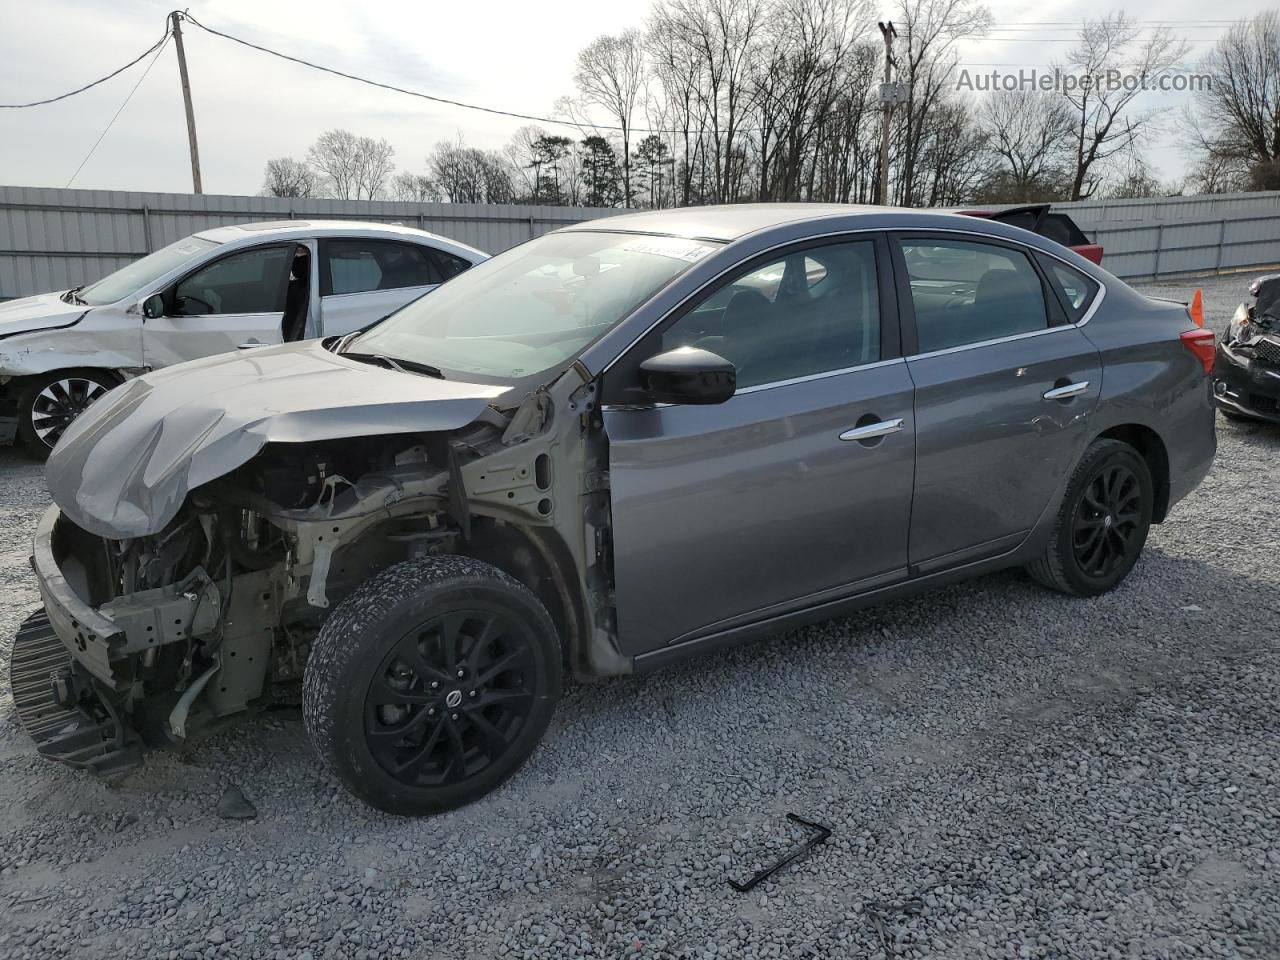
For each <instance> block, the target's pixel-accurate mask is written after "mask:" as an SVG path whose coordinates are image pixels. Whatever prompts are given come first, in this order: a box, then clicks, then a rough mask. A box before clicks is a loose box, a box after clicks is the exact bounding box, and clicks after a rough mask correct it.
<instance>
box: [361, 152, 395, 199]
mask: <svg viewBox="0 0 1280 960" xmlns="http://www.w3.org/2000/svg"><path fill="white" fill-rule="evenodd" d="M395 153H396V151H395V149H394V148H393V147H392V146H391V144H389V143H387V141H386V140H382V139H378V140H375V139H373V138H372V137H360V138H359V139H358V140H357V141H356V156H357V163H356V198H357V199H359V200H377V199H378V198H379V197H381V196H382V195H383V192H384V190H385V188H386V185H387V179H388V178H389V177H390V176H391V173H392V171H393V170H395V168H396V165H395V163H394V162H392V159H391V158H392V157H394V156H395Z"/></svg>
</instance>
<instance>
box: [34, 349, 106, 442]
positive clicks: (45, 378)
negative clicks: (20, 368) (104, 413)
mask: <svg viewBox="0 0 1280 960" xmlns="http://www.w3.org/2000/svg"><path fill="white" fill-rule="evenodd" d="M115 385H116V380H115V378H114V377H112V376H111V374H109V373H106V372H104V371H99V370H58V371H56V372H54V373H46V374H43V375H41V376H39V377H34V378H32V380H31V381H30V383H29V384H28V386H27V389H26V390H24V391H23V393H22V395H21V397H20V398H19V401H18V439H19V440H21V441H22V445H23V446H24V447H26V449H27V452H28V453H30V454H32V455H33V456H35V457H38V458H40V459H41V460H43V459H44V458H45V457H47V456H49V452H50V451H51V450H52V449H53V448H54V445H55V444H57V442H58V441H59V440H61V439H62V434H63V433H64V432H65V431H66V429H67V427H69V426H70V425H71V421H73V420H75V418H76V417H78V416H80V414H82V413H84V412H85V410H87V409H88V408H89V407H90V406H91V405H92V404H94V403H96V402H97V401H98V400H100V399H101V398H102V397H104V396H106V393H107V391H108V390H110V389H111V388H112V387H114V386H115Z"/></svg>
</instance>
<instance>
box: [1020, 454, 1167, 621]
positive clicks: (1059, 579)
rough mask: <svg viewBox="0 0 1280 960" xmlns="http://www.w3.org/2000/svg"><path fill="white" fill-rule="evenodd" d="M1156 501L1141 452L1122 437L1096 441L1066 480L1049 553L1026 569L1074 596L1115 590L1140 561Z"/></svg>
mask: <svg viewBox="0 0 1280 960" xmlns="http://www.w3.org/2000/svg"><path fill="white" fill-rule="evenodd" d="M1154 502H1155V485H1154V483H1153V482H1152V480H1151V471H1150V469H1149V468H1148V467H1147V463H1146V461H1145V460H1143V459H1142V455H1141V454H1139V453H1138V451H1137V450H1135V449H1134V448H1133V447H1131V446H1129V445H1128V444H1127V443H1122V442H1121V441H1119V440H1095V441H1094V442H1093V443H1092V444H1090V445H1089V447H1088V449H1086V450H1085V452H1084V456H1083V457H1081V458H1080V463H1079V464H1078V465H1077V466H1076V469H1075V472H1074V473H1073V474H1072V475H1071V480H1070V482H1069V483H1068V484H1067V491H1066V494H1065V495H1064V496H1063V498H1062V506H1061V507H1060V508H1059V510H1058V518H1057V521H1056V523H1055V525H1054V529H1053V535H1052V537H1051V538H1050V540H1049V545H1048V546H1047V547H1046V548H1045V552H1044V555H1043V556H1042V557H1040V558H1039V559H1038V560H1035V561H1034V562H1032V563H1031V564H1029V565H1028V567H1027V572H1028V573H1029V574H1030V575H1031V577H1032V578H1033V579H1034V580H1036V581H1038V582H1039V583H1041V584H1043V585H1044V586H1046V587H1050V588H1051V589H1054V590H1059V591H1061V592H1062V593H1069V594H1071V595H1072V596H1077V597H1095V596H1097V595H1098V594H1102V593H1106V592H1108V591H1109V590H1114V589H1115V588H1116V587H1117V586H1119V584H1120V582H1121V581H1123V580H1124V578H1125V577H1127V576H1128V575H1129V571H1131V570H1132V569H1133V567H1134V564H1136V563H1137V562H1138V556H1139V555H1140V554H1141V553H1142V548H1143V545H1144V544H1145V543H1146V542H1147V533H1148V531H1149V530H1150V529H1151V511H1152V505H1153V504H1154Z"/></svg>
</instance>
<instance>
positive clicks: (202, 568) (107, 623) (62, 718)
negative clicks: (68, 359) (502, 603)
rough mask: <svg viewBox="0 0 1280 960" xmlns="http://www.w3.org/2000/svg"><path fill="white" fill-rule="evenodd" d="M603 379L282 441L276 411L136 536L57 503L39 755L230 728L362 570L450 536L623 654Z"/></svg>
mask: <svg viewBox="0 0 1280 960" xmlns="http://www.w3.org/2000/svg"><path fill="white" fill-rule="evenodd" d="M389 376H393V377H395V378H396V380H397V381H399V382H403V383H410V382H411V381H412V379H413V378H411V377H408V375H404V374H389ZM594 390H595V387H594V385H592V384H590V383H589V382H588V381H587V379H586V378H585V376H584V375H583V374H582V372H580V371H578V370H576V369H572V368H571V369H570V370H568V371H566V372H564V373H563V374H562V375H561V376H560V377H559V378H558V379H557V380H556V381H555V382H554V383H552V384H551V385H550V386H549V387H548V388H546V389H544V390H540V391H538V392H536V393H535V394H533V395H531V396H530V397H528V398H527V399H526V400H525V401H524V402H523V403H522V404H521V405H519V406H518V407H516V408H514V409H507V410H502V409H500V408H499V407H498V406H497V405H486V406H484V407H483V408H482V411H481V412H480V414H479V415H478V416H476V417H474V418H473V419H472V420H470V422H468V423H466V424H465V425H463V426H460V427H457V428H454V429H449V430H435V431H431V432H425V433H413V432H403V433H393V434H387V433H380V434H374V435H368V436H346V437H331V438H325V439H319V440H313V441H307V442H292V441H290V442H282V441H279V440H275V439H274V438H273V437H272V436H271V431H270V430H269V429H263V430H261V433H262V436H263V438H264V442H263V443H262V444H261V445H260V447H259V449H258V450H257V452H256V453H254V454H252V455H251V456H250V457H249V459H248V460H247V461H246V462H244V463H241V464H239V465H238V466H233V465H231V464H227V466H230V467H232V468H231V469H229V470H227V472H225V473H223V474H222V475H220V476H217V477H216V478H214V479H211V480H208V481H206V482H203V483H199V484H198V485H195V486H193V487H192V488H191V489H190V490H189V491H187V492H186V493H185V496H184V497H183V498H182V499H181V501H180V503H179V504H178V505H177V506H176V508H175V507H173V505H172V502H171V501H168V500H166V501H165V502H166V503H167V504H168V506H167V507H166V509H167V511H168V512H170V513H171V514H172V515H171V516H170V517H169V518H168V519H167V521H166V522H165V523H164V525H163V526H162V527H161V528H160V529H158V530H156V531H155V532H147V533H143V534H141V535H137V536H117V537H113V536H106V535H103V531H102V530H101V529H99V530H96V531H90V530H89V529H86V526H85V525H82V524H80V523H77V522H76V519H73V516H72V515H71V514H70V513H68V512H67V511H66V510H64V509H60V507H59V506H55V507H52V508H50V510H49V511H48V512H47V513H46V514H45V516H44V517H43V519H42V520H41V522H40V525H39V529H38V530H37V533H36V538H35V544H34V550H33V557H32V565H33V568H34V571H35V574H36V580H37V583H38V586H39V590H40V594H41V598H42V600H43V603H44V609H43V610H42V611H41V612H40V613H38V614H36V615H35V616H33V617H32V618H31V620H29V621H28V622H27V624H25V625H24V627H23V629H22V630H21V631H20V632H19V635H18V638H17V640H16V642H15V649H14V657H13V685H14V696H15V702H16V704H17V707H18V713H19V716H20V718H21V719H22V721H23V723H24V726H25V727H26V729H27V730H28V732H29V733H30V734H31V735H32V737H33V739H35V740H36V742H37V745H38V748H39V751H40V753H41V754H43V755H44V756H46V757H49V758H50V759H56V760H60V761H63V762H66V763H70V764H73V765H75V766H78V767H81V768H84V769H87V770H90V771H92V772H95V773H116V772H120V771H122V770H126V769H128V768H129V767H131V766H133V765H135V764H136V763H138V762H139V760H140V758H141V756H142V753H143V751H144V749H145V748H148V747H157V746H166V745H181V744H184V743H189V742H191V741H192V740H194V739H195V738H197V737H199V736H201V735H204V734H206V733H208V732H211V731H214V730H217V729H219V728H220V727H221V726H222V723H223V721H225V720H226V719H227V718H230V717H233V716H235V715H237V714H241V713H243V712H245V711H246V710H252V709H254V708H256V707H259V706H262V705H264V704H266V703H268V702H269V701H270V699H271V696H272V688H273V685H274V684H278V683H288V682H289V681H297V680H300V679H301V677H302V674H303V670H304V668H305V665H306V661H307V655H308V651H309V649H310V645H311V643H312V640H313V639H314V637H315V636H316V634H317V633H318V631H319V629H320V627H321V625H322V624H323V623H324V621H325V619H326V618H327V616H328V614H329V612H330V611H331V610H332V609H333V607H334V606H336V605H337V604H339V603H341V602H342V601H343V600H344V599H345V598H346V597H347V596H348V595H349V594H350V593H352V592H353V591H354V590H355V589H356V588H357V587H358V586H359V585H360V584H362V583H364V582H365V581H367V580H368V579H369V578H370V577H372V576H373V575H375V574H376V573H377V572H379V571H380V570H382V569H385V568H387V567H390V566H392V565H394V564H396V563H399V562H401V561H404V560H411V559H416V558H420V557H423V556H429V555H434V554H458V555H468V556H472V557H476V558H478V559H482V560H485V561H486V562H488V563H491V564H493V565H494V566H497V567H499V568H500V569H502V570H504V571H505V572H507V573H509V574H510V575H511V576H513V577H515V578H516V579H518V580H520V581H521V582H522V583H524V584H525V585H526V586H528V587H529V588H530V589H531V590H533V591H534V592H535V594H536V595H537V596H538V598H539V599H540V600H541V601H542V603H543V604H544V606H545V607H546V609H547V610H548V611H549V612H550V613H551V615H552V617H553V619H554V620H555V621H556V624H557V627H558V628H559V631H560V634H561V637H562V638H563V642H564V645H565V650H566V657H567V659H568V661H569V664H568V665H569V666H570V668H571V669H573V670H574V672H576V673H579V674H580V675H588V674H591V675H600V674H610V673H623V672H627V671H628V670H629V669H630V664H629V661H627V660H626V659H625V658H623V657H621V656H619V655H618V653H617V650H616V645H615V643H614V639H613V624H612V612H611V608H610V605H609V603H610V602H609V597H610V585H609V579H610V572H609V556H608V547H609V543H608V537H607V528H608V507H609V505H608V489H607V488H608V485H607V474H606V473H605V472H604V471H603V469H602V468H601V467H600V466H599V465H601V464H603V463H604V451H603V449H601V448H602V445H603V442H604V441H603V435H602V432H601V431H600V430H599V429H598V426H599V420H598V413H597V412H596V411H595V409H594V408H595V404H594ZM128 402H129V401H128V400H127V399H126V400H122V401H117V402H116V404H115V406H116V407H119V408H121V409H123V408H124V406H125V405H127V404H128ZM112 416H113V411H111V410H108V411H104V412H102V413H100V414H99V415H98V417H99V418H105V419H110V418H112ZM56 455H57V452H55V456H56ZM55 466H56V464H55ZM139 469H140V470H141V473H142V474H145V472H146V471H145V469H143V468H142V465H139ZM140 475H141V474H140ZM602 478H603V479H602ZM51 487H53V488H54V489H55V495H56V489H57V487H56V484H55V483H54V482H53V481H52V478H51ZM81 506H83V504H81ZM129 522H130V523H134V524H135V525H136V524H137V523H138V522H139V521H138V518H137V514H131V515H130V520H129ZM105 524H106V521H105V520H101V519H100V521H99V523H98V526H99V527H101V526H104V525H105Z"/></svg>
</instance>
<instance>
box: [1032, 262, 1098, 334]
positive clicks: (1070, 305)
mask: <svg viewBox="0 0 1280 960" xmlns="http://www.w3.org/2000/svg"><path fill="white" fill-rule="evenodd" d="M1045 260H1048V258H1047V257H1045V258H1043V259H1042V260H1041V264H1042V265H1043V264H1044V261H1045ZM1048 266H1049V276H1050V277H1051V278H1052V279H1053V282H1054V284H1055V285H1056V286H1057V287H1058V290H1059V292H1060V293H1061V294H1062V300H1063V304H1064V306H1066V308H1067V313H1068V314H1070V316H1071V320H1072V322H1075V321H1077V320H1079V319H1080V318H1081V317H1083V316H1084V315H1085V312H1086V311H1087V310H1088V309H1089V304H1090V303H1092V302H1093V295H1094V294H1095V293H1096V292H1097V291H1098V283H1097V281H1096V280H1094V279H1093V278H1092V277H1088V276H1085V275H1084V274H1083V273H1081V272H1080V271H1079V270H1077V269H1075V268H1074V267H1068V266H1067V265H1066V264H1065V263H1060V262H1059V261H1057V260H1048Z"/></svg>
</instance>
